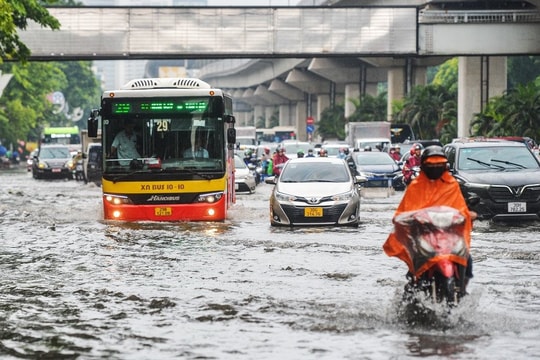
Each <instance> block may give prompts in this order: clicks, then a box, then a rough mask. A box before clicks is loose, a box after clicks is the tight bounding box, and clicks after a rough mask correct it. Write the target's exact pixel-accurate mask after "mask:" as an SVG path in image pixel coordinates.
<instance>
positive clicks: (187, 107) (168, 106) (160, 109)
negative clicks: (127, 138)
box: [111, 99, 208, 115]
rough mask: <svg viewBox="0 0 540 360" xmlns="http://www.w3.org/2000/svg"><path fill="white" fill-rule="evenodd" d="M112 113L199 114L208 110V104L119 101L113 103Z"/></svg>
mask: <svg viewBox="0 0 540 360" xmlns="http://www.w3.org/2000/svg"><path fill="white" fill-rule="evenodd" d="M111 105H112V113H113V114H115V115H121V114H151V113H176V112H179V113H181V112H183V113H185V112H190V113H194V112H195V113H197V112H203V111H205V110H206V108H207V105H208V102H207V101H205V100H200V99H197V100H186V99H175V100H166V101H157V100H152V101H140V100H137V101H131V102H129V101H121V102H120V101H119V102H113V103H112V104H111Z"/></svg>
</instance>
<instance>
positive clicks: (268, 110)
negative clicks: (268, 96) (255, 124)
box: [264, 106, 275, 129]
mask: <svg viewBox="0 0 540 360" xmlns="http://www.w3.org/2000/svg"><path fill="white" fill-rule="evenodd" d="M274 110H275V106H267V107H265V108H264V127H265V128H266V129H268V128H270V127H271V124H270V121H271V119H272V115H274Z"/></svg>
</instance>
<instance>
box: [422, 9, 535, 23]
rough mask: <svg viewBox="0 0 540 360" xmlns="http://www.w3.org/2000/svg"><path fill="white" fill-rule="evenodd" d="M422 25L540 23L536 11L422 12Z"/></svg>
mask: <svg viewBox="0 0 540 360" xmlns="http://www.w3.org/2000/svg"><path fill="white" fill-rule="evenodd" d="M418 22H419V23H420V24H443V23H444V24H451V23H454V24H464V23H482V24H486V23H516V22H519V23H527V22H540V12H538V11H536V10H489V11H484V10H421V11H420V12H419V15H418Z"/></svg>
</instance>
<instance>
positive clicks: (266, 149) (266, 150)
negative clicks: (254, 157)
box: [264, 146, 270, 155]
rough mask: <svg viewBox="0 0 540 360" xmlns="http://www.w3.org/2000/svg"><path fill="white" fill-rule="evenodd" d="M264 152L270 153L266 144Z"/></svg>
mask: <svg viewBox="0 0 540 360" xmlns="http://www.w3.org/2000/svg"><path fill="white" fill-rule="evenodd" d="M264 153H265V154H267V155H268V154H270V148H269V147H268V146H265V147H264Z"/></svg>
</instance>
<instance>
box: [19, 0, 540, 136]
mask: <svg viewBox="0 0 540 360" xmlns="http://www.w3.org/2000/svg"><path fill="white" fill-rule="evenodd" d="M347 2H348V1H340V2H336V1H328V2H327V4H326V5H325V6H318V7H250V8H246V7H233V8H215V7H205V8H188V7H181V8H180V7H156V8H150V7H130V8H118V7H110V8H104V7H84V8H80V7H77V8H50V9H49V10H50V12H51V14H52V15H53V16H55V17H56V18H57V19H58V20H59V21H60V23H61V24H62V28H61V30H59V31H51V30H48V29H43V28H41V27H40V26H39V25H37V24H30V26H29V27H28V29H27V30H26V31H22V32H20V36H21V39H22V40H23V41H24V42H25V43H26V44H27V46H29V48H30V49H31V51H32V60H75V59H77V60H80V59H84V60H103V59H189V58H198V59H228V60H224V61H219V62H217V63H215V64H212V66H209V67H207V68H205V69H203V71H202V72H201V74H200V77H201V78H203V79H205V80H206V81H208V82H210V83H211V84H213V85H214V86H216V87H222V88H226V89H229V90H230V91H231V92H234V94H235V96H236V98H237V99H238V100H239V102H238V107H237V114H238V115H239V116H238V119H239V123H240V124H253V123H254V121H256V120H257V119H259V118H265V119H266V120H267V121H268V119H269V116H268V115H269V113H270V111H272V109H274V108H275V107H276V106H279V109H280V125H296V126H297V127H298V130H299V134H300V137H301V138H305V136H306V133H305V130H306V129H305V119H306V117H307V116H314V117H315V118H316V120H317V119H318V115H319V114H320V112H321V111H322V110H323V109H324V108H325V107H327V106H328V105H330V104H332V103H334V102H336V101H344V102H345V104H346V115H347V114H351V113H352V111H354V109H352V105H351V104H349V102H348V101H345V100H346V99H349V98H353V97H358V95H360V94H363V93H375V92H376V84H377V83H378V82H381V81H388V94H389V104H390V103H391V101H392V100H393V99H397V98H400V97H402V96H403V95H404V94H405V93H407V91H408V90H410V88H411V87H412V86H414V85H416V84H423V83H424V82H425V68H426V66H429V65H434V64H438V63H440V62H442V61H444V60H445V59H447V58H449V57H453V56H461V58H460V80H459V81H460V83H459V89H460V90H459V105H458V112H459V114H458V121H459V132H460V134H459V135H460V136H463V135H467V134H466V131H468V130H467V129H468V121H470V119H471V117H472V114H473V113H475V112H479V111H480V110H481V106H482V104H483V103H485V102H487V100H488V99H489V97H490V96H494V95H500V94H501V93H502V92H503V91H504V90H505V89H506V58H505V56H507V55H523V54H540V41H539V40H538V39H539V35H540V14H539V13H538V8H537V7H536V8H535V7H532V6H529V7H527V8H525V9H521V8H519V9H496V10H448V9H445V8H440V7H437V6H433V5H436V3H437V1H427V2H423V4H422V5H421V6H420V5H418V4H411V3H416V2H415V1H408V2H407V3H408V4H407V5H404V6H396V5H393V6H392V5H391V4H389V3H391V1H383V2H381V1H377V3H378V4H379V5H382V6H375V7H370V6H363V7H358V6H354V7H353V6H352V5H348V4H347ZM404 2H406V0H402V1H400V3H401V4H403V3H404ZM356 3H357V2H356ZM364 3H366V4H367V3H372V1H364V2H363V4H364ZM253 59H256V60H253ZM241 102H243V103H244V106H241V105H242V104H241ZM246 105H247V106H246ZM238 110H247V111H243V112H242V111H238ZM389 110H390V105H389Z"/></svg>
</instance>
